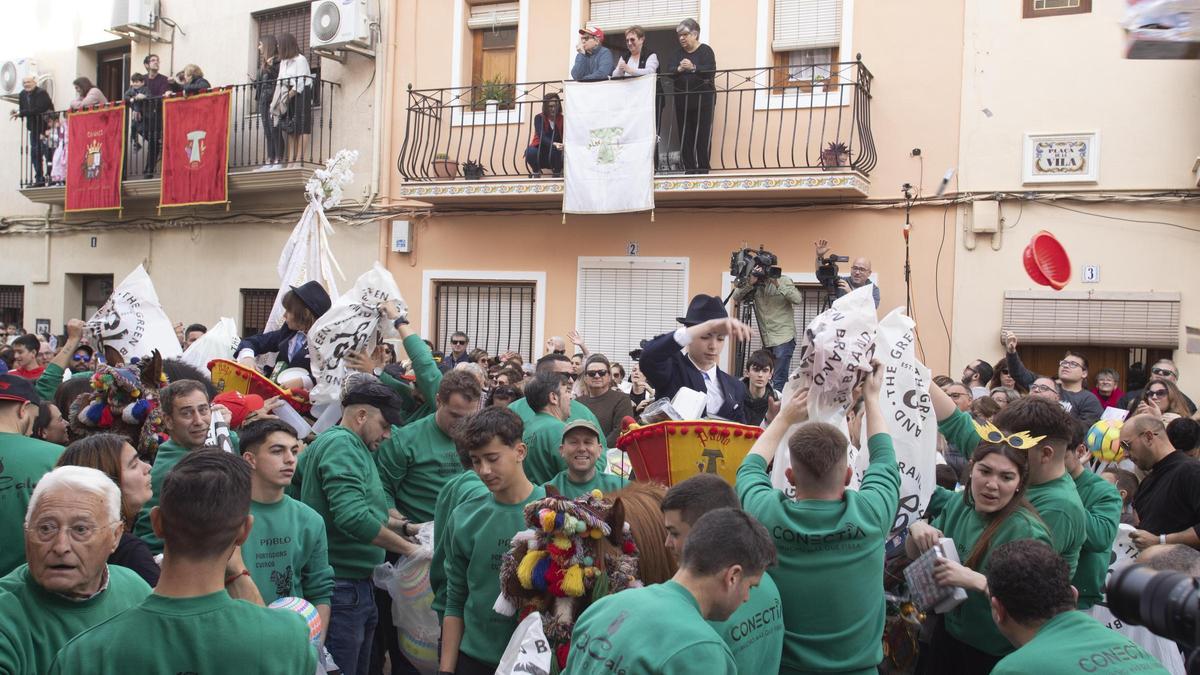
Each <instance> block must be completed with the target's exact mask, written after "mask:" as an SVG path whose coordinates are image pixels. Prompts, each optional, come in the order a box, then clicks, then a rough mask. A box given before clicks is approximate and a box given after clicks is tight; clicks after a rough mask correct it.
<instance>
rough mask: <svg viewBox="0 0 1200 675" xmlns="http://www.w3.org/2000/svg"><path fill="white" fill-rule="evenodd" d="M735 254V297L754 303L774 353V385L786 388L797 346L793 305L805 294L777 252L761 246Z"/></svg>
mask: <svg viewBox="0 0 1200 675" xmlns="http://www.w3.org/2000/svg"><path fill="white" fill-rule="evenodd" d="M733 258H734V264H733V265H732V266H731V267H732V268H733V269H732V270H731V271H732V273H733V275H734V286H735V290H734V293H733V299H734V300H736V301H737V302H738V304H739V305H741V304H745V303H747V302H750V303H752V305H753V307H754V318H755V321H757V322H758V330H759V333H760V334H761V335H762V343H763V347H764V348H765V349H769V350H770V351H771V353H772V354H773V355H774V356H775V370H774V372H773V373H772V374H771V388H772V389H775V390H776V391H783V385H784V382H786V381H787V377H788V370H789V368H790V367H791V363H792V352H793V351H795V349H796V313H795V310H793V309H792V306H793V305H798V304H800V303H802V302H803V301H804V298H803V297H802V296H801V295H800V291H799V290H797V289H796V284H795V283H794V282H793V281H792V280H791V279H789V278H788V277H786V276H784V275H783V274H782V273H781V272H780V269H779V267H778V266H777V263H778V262H779V259H778V258H777V257H775V254H773V253H770V252H768V251H764V250H763V249H762V248H761V247H760V248H759V250H758V251H757V252H756V251H753V250H751V249H743V250H742V251H739V252H737V253H734V256H733ZM739 265H740V269H739ZM739 272H740V273H739Z"/></svg>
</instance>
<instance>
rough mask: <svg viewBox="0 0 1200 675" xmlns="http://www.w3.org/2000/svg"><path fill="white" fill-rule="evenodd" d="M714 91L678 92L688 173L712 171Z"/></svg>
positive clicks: (682, 148) (678, 114) (678, 116)
mask: <svg viewBox="0 0 1200 675" xmlns="http://www.w3.org/2000/svg"><path fill="white" fill-rule="evenodd" d="M716 103H717V97H716V95H715V94H713V93H711V92H710V93H701V94H676V95H675V122H676V123H677V124H678V128H679V144H680V151H681V153H680V154H681V157H680V159H681V160H682V161H683V168H684V170H685V171H687V172H688V173H708V170H709V153H710V146H711V143H712V124H713V107H714V106H715V105H716Z"/></svg>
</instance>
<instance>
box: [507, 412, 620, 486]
mask: <svg viewBox="0 0 1200 675" xmlns="http://www.w3.org/2000/svg"><path fill="white" fill-rule="evenodd" d="M565 426H566V424H564V423H563V421H562V420H560V419H558V418H557V417H555V416H554V415H551V414H550V413H545V412H540V413H537V414H536V415H534V416H533V419H531V420H529V421H528V422H526V423H525V439H524V440H525V446H526V447H527V448H528V450H527V451H526V454H525V475H526V476H528V477H529V480H530V482H532V483H533V484H534V485H544V484H545V483H548V482H550V481H551V480H553V479H554V477H555V476H557V475H558V474H559V472H560V471H566V470H567V461H566V460H564V459H563V458H562V455H560V454H558V448H559V446H561V445H562V435H563V428H564V427H565ZM600 457H604V455H603V454H601V455H600Z"/></svg>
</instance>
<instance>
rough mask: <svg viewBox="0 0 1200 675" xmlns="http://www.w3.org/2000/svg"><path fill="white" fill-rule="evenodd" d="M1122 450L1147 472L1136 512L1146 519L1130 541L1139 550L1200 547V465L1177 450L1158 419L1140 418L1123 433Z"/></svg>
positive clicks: (1136, 499)
mask: <svg viewBox="0 0 1200 675" xmlns="http://www.w3.org/2000/svg"><path fill="white" fill-rule="evenodd" d="M1121 449H1122V450H1124V451H1125V454H1126V456H1128V457H1129V458H1130V459H1131V460H1133V463H1134V464H1135V465H1137V468H1138V469H1141V470H1142V471H1145V472H1147V474H1146V477H1145V479H1143V480H1142V484H1141V485H1140V486H1139V487H1138V491H1137V495H1135V496H1134V498H1133V509H1134V511H1136V512H1137V514H1138V517H1139V518H1140V519H1141V520H1140V521H1139V522H1138V527H1139V528H1140V529H1138V530H1137V531H1135V532H1133V533H1132V534H1130V535H1129V538H1130V540H1132V541H1133V544H1134V545H1135V546H1137V547H1138V548H1139V549H1144V548H1146V547H1147V546H1153V545H1154V544H1186V545H1188V546H1191V547H1193V548H1196V547H1200V460H1198V459H1195V458H1193V457H1189V456H1188V455H1186V454H1184V453H1183V452H1182V451H1180V450H1176V449H1175V447H1174V446H1172V445H1171V441H1170V440H1169V439H1168V438H1167V428H1166V427H1165V426H1163V423H1162V420H1161V419H1159V418H1158V417H1156V416H1154V415H1137V416H1134V417H1131V418H1130V419H1127V420H1125V424H1124V426H1122V427H1121Z"/></svg>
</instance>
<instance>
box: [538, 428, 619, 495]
mask: <svg viewBox="0 0 1200 675" xmlns="http://www.w3.org/2000/svg"><path fill="white" fill-rule="evenodd" d="M602 437H603V434H601V433H600V428H599V427H597V426H596V425H594V424H592V423H591V422H589V421H587V420H575V421H573V422H567V424H566V426H565V427H563V432H562V443H561V445H559V446H558V454H559V456H560V457H562V459H563V462H565V463H566V465H567V469H566V470H565V471H560V472H559V473H558V475H557V476H555V477H554V478H552V479H550V480H549V481H547V482H546V487H550V486H554V489H555V490H558V493H559V494H560V495H562V496H564V497H567V498H568V499H575V498H576V497H578V496H580V495H585V494H588V493H590V492H591V491H592V490H599V491H600V492H602V493H604V494H608V493H610V492H615V491H616V490H620V489H621V488H622V487H624V486H625V484H626V483H628V482H629V481H628V480H626V479H624V478H621V477H620V476H614V475H613V474H611V473H606V472H603V471H598V470H597V469H596V462H597V461H598V460H599V459H600V454H601V452H602V451H601V441H600V439H601V438H602Z"/></svg>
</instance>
